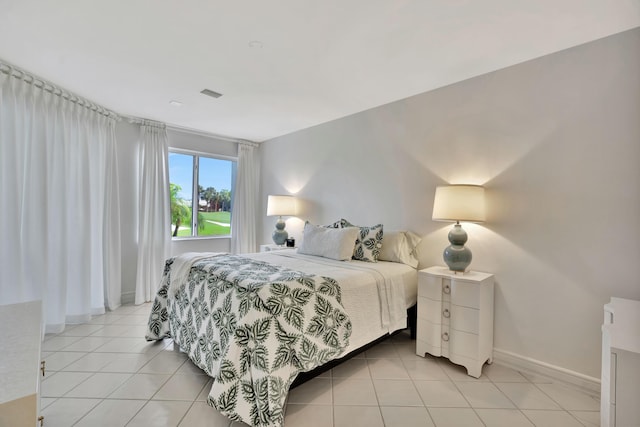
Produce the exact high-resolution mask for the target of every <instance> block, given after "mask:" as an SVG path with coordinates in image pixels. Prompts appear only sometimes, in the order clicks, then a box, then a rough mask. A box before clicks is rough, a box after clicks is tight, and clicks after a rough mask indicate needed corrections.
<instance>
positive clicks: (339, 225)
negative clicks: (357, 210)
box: [323, 219, 347, 228]
mask: <svg viewBox="0 0 640 427" xmlns="http://www.w3.org/2000/svg"><path fill="white" fill-rule="evenodd" d="M346 223H347V220H346V219H340V220H338V221H336V222H334V223H333V224H329V225H323V227H324V228H345V227H346V225H345V224H346Z"/></svg>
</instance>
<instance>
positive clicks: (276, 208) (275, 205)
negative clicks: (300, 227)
mask: <svg viewBox="0 0 640 427" xmlns="http://www.w3.org/2000/svg"><path fill="white" fill-rule="evenodd" d="M297 213H298V204H297V201H296V198H295V197H293V196H269V198H268V199H267V216H281V215H296V214H297Z"/></svg>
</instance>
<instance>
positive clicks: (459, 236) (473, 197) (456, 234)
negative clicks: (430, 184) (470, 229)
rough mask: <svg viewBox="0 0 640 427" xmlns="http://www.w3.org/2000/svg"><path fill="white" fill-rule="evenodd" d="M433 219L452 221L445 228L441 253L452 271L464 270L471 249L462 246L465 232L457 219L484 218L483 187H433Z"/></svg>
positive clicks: (469, 257)
mask: <svg viewBox="0 0 640 427" xmlns="http://www.w3.org/2000/svg"><path fill="white" fill-rule="evenodd" d="M432 219H433V220H434V221H455V223H456V224H455V225H454V226H453V229H452V230H451V231H449V242H450V243H451V244H450V245H449V246H447V248H446V249H445V250H444V253H443V254H442V257H443V259H444V262H445V263H446V264H447V265H448V266H449V269H450V270H451V271H453V272H465V271H466V270H467V267H469V264H471V258H472V256H471V250H470V249H469V248H467V247H465V246H464V244H465V243H466V242H467V232H466V231H464V230H463V229H462V226H461V225H460V221H467V222H484V220H485V200H484V187H481V186H479V185H448V186H442V187H437V188H436V195H435V199H434V202H433V216H432Z"/></svg>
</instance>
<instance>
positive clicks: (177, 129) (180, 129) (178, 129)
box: [126, 116, 259, 147]
mask: <svg viewBox="0 0 640 427" xmlns="http://www.w3.org/2000/svg"><path fill="white" fill-rule="evenodd" d="M126 118H127V120H128V121H129V123H133V124H137V125H147V126H157V127H162V128H166V129H167V130H171V131H174V132H183V133H190V134H193V135H199V136H204V137H206V138H215V139H219V140H221V141H228V142H233V143H236V144H245V145H251V146H252V147H258V146H259V144H258V143H256V142H253V141H247V140H244V139H237V138H230V137H228V136H222V135H216V134H214V133H211V132H206V131H203V130H197V129H192V128H187V127H183V126H178V125H171V124H168V123H162V122H157V121H154V120H149V119H143V118H140V117H134V116H126Z"/></svg>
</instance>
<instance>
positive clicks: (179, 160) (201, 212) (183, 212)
mask: <svg viewBox="0 0 640 427" xmlns="http://www.w3.org/2000/svg"><path fill="white" fill-rule="evenodd" d="M235 169H236V162H235V161H233V160H228V159H221V158H215V157H210V156H206V155H200V154H191V153H188V152H180V151H173V150H170V151H169V183H170V184H169V193H170V200H171V235H172V236H173V237H174V238H176V237H177V238H179V237H194V236H229V235H230V234H231V202H232V197H233V188H232V187H233V181H234V179H233V178H234V176H235Z"/></svg>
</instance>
